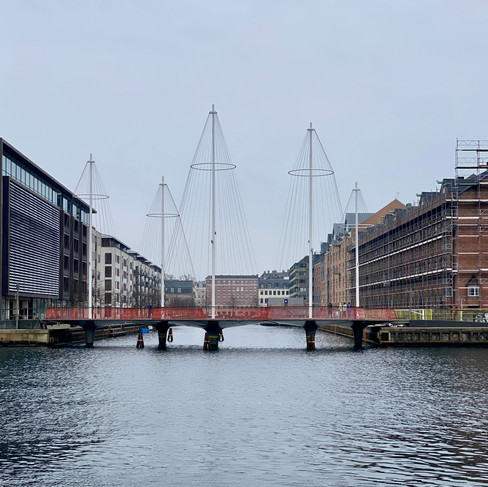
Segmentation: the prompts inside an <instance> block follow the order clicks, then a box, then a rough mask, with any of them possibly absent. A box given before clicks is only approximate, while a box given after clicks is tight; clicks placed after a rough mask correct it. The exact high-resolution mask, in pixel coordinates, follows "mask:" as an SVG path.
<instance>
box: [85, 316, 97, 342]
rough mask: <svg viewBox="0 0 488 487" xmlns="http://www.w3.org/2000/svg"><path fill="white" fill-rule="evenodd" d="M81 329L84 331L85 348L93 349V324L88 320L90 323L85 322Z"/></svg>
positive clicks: (94, 328) (94, 327)
mask: <svg viewBox="0 0 488 487" xmlns="http://www.w3.org/2000/svg"><path fill="white" fill-rule="evenodd" d="M81 326H83V328H84V329H85V346H86V348H93V342H94V341H95V330H96V328H97V327H96V326H95V322H94V321H92V320H90V321H85V323H84V324H82V325H81Z"/></svg>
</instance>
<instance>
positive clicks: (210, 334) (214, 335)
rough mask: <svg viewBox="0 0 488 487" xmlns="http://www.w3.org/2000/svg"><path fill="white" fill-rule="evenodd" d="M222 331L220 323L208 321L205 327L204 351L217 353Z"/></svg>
mask: <svg viewBox="0 0 488 487" xmlns="http://www.w3.org/2000/svg"><path fill="white" fill-rule="evenodd" d="M221 331H222V329H221V328H220V325H219V322H218V321H208V322H207V326H206V327H205V340H204V343H203V349H204V350H211V351H212V350H213V351H216V350H218V349H219V336H220V332H221Z"/></svg>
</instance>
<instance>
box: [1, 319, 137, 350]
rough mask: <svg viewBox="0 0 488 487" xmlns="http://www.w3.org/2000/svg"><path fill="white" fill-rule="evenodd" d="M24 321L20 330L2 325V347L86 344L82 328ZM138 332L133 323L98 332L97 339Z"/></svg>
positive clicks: (20, 324) (96, 333)
mask: <svg viewBox="0 0 488 487" xmlns="http://www.w3.org/2000/svg"><path fill="white" fill-rule="evenodd" d="M23 321H24V320H22V321H20V322H19V328H15V327H14V328H11V327H10V328H7V327H5V326H6V325H5V322H3V323H1V324H0V325H1V326H0V336H1V342H0V343H1V345H2V346H4V347H11V346H24V347H25V346H32V347H36V346H37V347H47V346H49V347H59V346H66V345H72V344H82V343H85V330H83V328H82V327H81V326H71V325H68V324H58V325H44V324H42V323H41V322H40V321H39V320H25V323H24V322H23ZM138 331H139V327H138V326H136V325H134V324H132V323H124V324H118V325H114V326H110V327H106V328H100V329H98V330H96V331H95V339H96V340H101V339H104V338H115V337H120V336H123V335H127V334H135V333H137V332H138Z"/></svg>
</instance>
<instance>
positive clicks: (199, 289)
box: [193, 281, 207, 308]
mask: <svg viewBox="0 0 488 487" xmlns="http://www.w3.org/2000/svg"><path fill="white" fill-rule="evenodd" d="M193 290H194V299H195V307H197V308H204V307H205V306H206V303H207V288H206V283H205V281H198V282H197V283H196V285H195V287H194V288H193Z"/></svg>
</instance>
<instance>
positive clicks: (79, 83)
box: [0, 0, 488, 272]
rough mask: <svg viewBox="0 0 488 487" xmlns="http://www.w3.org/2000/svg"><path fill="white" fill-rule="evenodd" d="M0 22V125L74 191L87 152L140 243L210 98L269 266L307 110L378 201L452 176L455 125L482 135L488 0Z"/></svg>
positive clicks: (347, 170) (130, 4)
mask: <svg viewBox="0 0 488 487" xmlns="http://www.w3.org/2000/svg"><path fill="white" fill-rule="evenodd" d="M0 19H1V26H0V36H1V37H0V54H1V59H2V64H1V68H0V73H1V74H0V137H3V138H4V139H6V140H7V141H8V142H10V143H11V144H13V145H14V146H15V147H16V148H18V149H19V150H20V151H22V152H23V153H24V154H25V155H26V156H28V157H29V158H31V159H32V160H33V161H34V162H36V163H37V164H38V165H40V166H41V167H42V168H44V169H45V170H46V171H48V172H49V173H50V174H52V175H53V176H54V177H55V178H56V179H58V180H59V181H60V182H61V183H63V184H64V185H65V186H67V187H68V188H70V189H73V190H74V187H75V186H76V183H77V182H78V179H79V177H80V174H81V172H82V170H83V167H84V165H85V162H86V161H87V160H88V158H89V155H90V153H93V154H94V159H95V160H96V162H97V167H98V171H99V173H100V174H101V176H102V178H103V182H104V185H105V188H106V190H107V192H108V193H109V194H110V196H111V200H110V202H111V203H110V204H111V208H112V213H113V215H114V220H115V222H114V223H115V228H116V234H117V236H118V237H119V238H120V239H121V240H122V241H124V242H125V243H126V244H127V245H129V246H130V247H132V248H133V249H134V250H140V249H138V248H137V247H138V245H139V242H140V234H141V232H142V229H143V227H144V220H145V214H146V213H147V211H148V208H149V206H150V204H151V202H152V200H153V197H154V194H155V192H156V191H157V185H158V183H159V181H160V180H161V176H164V177H165V181H166V182H167V183H168V184H169V186H170V188H171V191H172V193H173V196H174V197H175V200H177V201H179V200H180V198H181V196H182V193H183V188H184V184H185V181H186V178H187V174H188V166H189V164H190V162H191V160H192V157H193V154H194V152H195V148H196V145H197V143H198V139H199V137H200V135H201V131H202V129H203V125H204V123H205V120H206V117H207V114H208V112H209V110H210V108H211V105H212V103H214V104H215V105H216V109H217V111H218V113H219V118H220V122H221V125H222V129H223V131H224V134H225V137H226V140H227V144H228V146H229V149H230V152H231V154H232V158H233V162H234V163H235V164H237V166H238V167H237V171H238V174H237V178H238V180H239V184H240V187H241V191H242V199H243V203H244V206H245V210H246V214H247V219H248V223H249V227H250V233H251V238H252V240H253V245H254V249H255V251H256V261H257V266H258V269H257V271H259V272H262V271H263V270H267V269H272V268H273V267H274V266H275V265H276V248H277V246H278V240H279V237H280V232H281V226H282V221H283V211H284V207H285V199H286V196H287V191H288V187H289V178H290V176H289V175H288V174H287V171H288V170H289V169H292V168H293V167H294V165H295V161H296V158H297V155H298V151H299V149H300V145H301V143H302V141H303V138H304V136H305V134H306V129H307V128H308V126H309V123H310V122H313V125H314V127H315V128H316V130H317V133H318V135H319V137H320V138H321V140H322V143H323V145H324V146H325V149H326V151H327V155H328V157H329V160H330V162H331V164H332V167H333V168H334V170H335V175H336V179H337V184H338V187H339V192H340V196H341V199H342V202H343V204H345V203H346V201H347V199H348V197H349V195H350V192H351V190H352V188H353V186H354V182H355V181H358V183H359V187H360V188H361V191H362V194H363V197H364V199H365V201H366V204H367V206H368V209H369V210H370V211H376V210H378V209H379V208H380V207H382V206H383V205H385V204H387V203H388V202H389V201H391V200H392V199H393V198H395V197H396V196H398V198H399V199H400V200H401V201H402V202H404V203H408V202H414V201H415V200H416V196H415V195H416V193H420V192H421V191H430V190H434V189H435V188H436V180H438V179H442V178H443V177H451V176H453V175H454V149H455V144H456V137H458V138H461V139H478V138H481V139H488V127H487V121H486V114H487V113H488V110H487V108H488V97H487V90H486V86H487V73H488V64H487V62H486V59H487V44H488V42H487V26H488V1H486V0H459V1H458V0H420V1H417V0H405V1H397V0H361V1H359V0H356V1H352V0H351V1H348V0H337V1H334V0H308V1H307V0H302V1H298V0H296V1H290V0H279V1H278V0H275V1H266V0H258V1H254V0H247V1H224V0H220V1H218V0H206V1H204V2H203V1H196V0H193V1H192V0H178V1H172V2H169V1H162V0H160V1H157V0H105V1H102V0H100V1H95V0H82V1H75V0H0ZM324 238H325V236H324ZM291 264H292V262H290V265H291Z"/></svg>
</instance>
